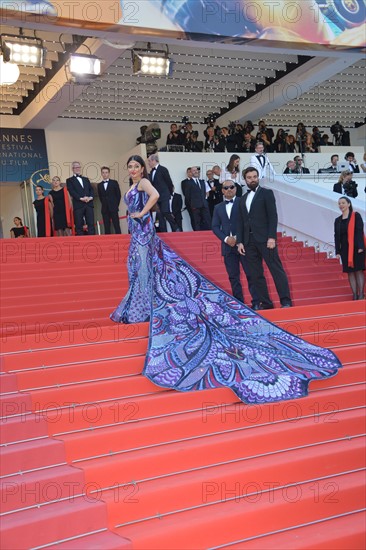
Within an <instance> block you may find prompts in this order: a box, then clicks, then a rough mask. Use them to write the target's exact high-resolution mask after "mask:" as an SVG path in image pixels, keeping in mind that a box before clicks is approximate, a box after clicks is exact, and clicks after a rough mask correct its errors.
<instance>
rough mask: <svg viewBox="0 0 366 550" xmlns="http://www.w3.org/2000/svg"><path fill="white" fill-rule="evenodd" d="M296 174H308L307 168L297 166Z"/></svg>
mask: <svg viewBox="0 0 366 550" xmlns="http://www.w3.org/2000/svg"><path fill="white" fill-rule="evenodd" d="M297 170H298V172H297V173H298V174H310V170H309V168H305V166H301V168H297Z"/></svg>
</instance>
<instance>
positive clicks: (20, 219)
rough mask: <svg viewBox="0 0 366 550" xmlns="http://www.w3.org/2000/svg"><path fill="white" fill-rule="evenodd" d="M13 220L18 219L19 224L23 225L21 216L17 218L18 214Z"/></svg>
mask: <svg viewBox="0 0 366 550" xmlns="http://www.w3.org/2000/svg"><path fill="white" fill-rule="evenodd" d="M14 220H19V221H20V225H21V226H22V227H23V221H22V218H19V216H14Z"/></svg>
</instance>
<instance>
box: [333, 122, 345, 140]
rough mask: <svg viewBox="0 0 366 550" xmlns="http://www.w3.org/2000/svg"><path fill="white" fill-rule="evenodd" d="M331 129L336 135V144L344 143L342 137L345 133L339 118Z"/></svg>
mask: <svg viewBox="0 0 366 550" xmlns="http://www.w3.org/2000/svg"><path fill="white" fill-rule="evenodd" d="M330 131H331V133H332V134H333V136H334V145H342V144H343V141H342V137H343V134H344V128H343V126H342V124H339V121H338V120H337V122H336V123H335V124H333V125H332V126H331V127H330Z"/></svg>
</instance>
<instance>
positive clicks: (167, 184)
mask: <svg viewBox="0 0 366 550" xmlns="http://www.w3.org/2000/svg"><path fill="white" fill-rule="evenodd" d="M147 162H148V163H149V166H150V168H151V172H150V174H149V179H150V181H151V183H152V185H153V186H154V187H155V189H156V190H157V192H158V193H159V195H160V196H159V200H158V202H157V205H158V207H159V211H158V212H157V213H156V217H157V219H158V221H159V231H160V233H166V232H167V226H166V220H168V222H169V225H170V227H171V229H172V231H179V228H178V225H177V224H176V223H175V220H174V217H173V214H172V213H171V210H170V197H171V196H172V194H173V188H174V186H173V182H172V179H171V177H170V174H169V171H168V169H167V168H165V166H161V164H159V157H158V155H156V154H153V155H150V156H149V158H148V159H147Z"/></svg>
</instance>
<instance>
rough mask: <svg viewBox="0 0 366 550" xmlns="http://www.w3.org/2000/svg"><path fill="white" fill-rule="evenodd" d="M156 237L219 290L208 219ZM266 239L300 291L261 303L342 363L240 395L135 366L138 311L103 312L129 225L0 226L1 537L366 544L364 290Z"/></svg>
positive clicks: (111, 303)
mask: <svg viewBox="0 0 366 550" xmlns="http://www.w3.org/2000/svg"><path fill="white" fill-rule="evenodd" d="M164 239H165V240H166V242H167V243H168V244H170V245H171V246H173V248H174V249H175V250H176V251H177V252H178V253H179V254H181V255H182V256H183V257H184V258H185V259H187V260H188V261H189V262H190V263H191V264H192V265H193V266H194V267H195V268H196V269H198V270H199V271H200V272H202V273H203V274H204V275H205V276H207V277H208V278H209V279H211V280H212V281H213V282H214V283H216V284H217V285H219V286H221V287H222V288H224V289H225V290H227V291H229V284H228V280H227V275H226V273H225V269H224V265H223V262H222V259H221V255H220V246H219V242H218V241H217V239H216V238H215V237H214V236H213V235H212V234H211V233H210V232H207V233H206V232H202V233H181V234H166V235H164ZM279 243H280V250H281V256H282V258H283V260H284V266H285V269H286V271H287V273H288V276H289V280H290V285H291V291H292V295H293V301H294V306H295V307H293V308H291V309H275V310H272V311H266V312H265V316H266V317H267V318H268V319H269V320H271V321H273V322H275V323H278V324H279V325H280V326H282V327H283V328H284V329H286V330H288V331H290V332H293V333H295V334H297V335H299V336H301V337H303V338H304V339H306V340H309V341H311V342H313V343H315V344H319V345H322V346H326V347H329V348H331V349H333V351H334V352H335V353H336V354H337V355H338V357H339V358H340V359H341V361H342V363H343V365H344V368H343V369H342V370H341V371H340V372H339V374H338V375H337V376H336V377H335V378H332V379H330V380H325V381H318V382H313V383H312V384H311V385H310V393H309V395H308V396H307V397H306V398H304V399H300V400H296V401H291V402H283V403H278V404H272V405H265V406H247V405H244V404H243V403H241V402H238V401H237V398H236V397H235V395H234V394H233V393H232V392H230V390H228V389H218V390H207V391H202V392H195V393H179V392H175V391H169V390H164V389H162V388H159V387H157V386H154V385H153V384H152V383H151V382H150V381H149V380H147V379H145V378H144V377H142V375H141V371H142V368H143V364H144V358H145V353H146V349H147V345H148V340H147V336H148V325H147V324H139V325H128V326H123V325H116V324H114V323H112V322H111V321H110V320H109V318H108V316H109V313H110V312H111V311H112V310H113V308H114V307H115V306H116V305H117V303H118V301H119V300H120V298H121V297H122V296H123V294H124V293H125V292H126V290H127V286H128V281H127V272H126V257H127V251H128V237H127V236H121V237H114V236H109V237H107V236H105V237H95V238H92V237H85V238H81V239H78V238H70V239H66V238H59V239H38V240H36V239H29V240H20V239H19V240H16V241H15V240H4V241H2V242H1V244H0V252H1V260H2V263H1V265H2V280H1V313H2V324H1V335H0V336H1V343H2V358H1V371H2V374H1V382H2V393H1V397H0V401H1V416H2V440H1V444H2V446H1V453H2V455H1V464H0V468H1V470H0V473H1V476H2V479H1V481H2V486H1V503H2V517H1V548H2V549H4V550H5V549H7V550H13V549H14V550H15V549H26V548H27V549H29V548H33V549H35V548H57V549H60V550H61V549H62V550H65V549H69V550H77V549H88V550H93V549H97V548H100V549H104V550H109V549H110V550H113V549H118V548H121V549H122V548H126V549H127V548H135V549H150V548H151V549H152V548H162V549H163V548H165V549H173V548H176V549H198V548H202V549H203V548H237V549H239V548H243V549H244V548H245V549H257V548H258V549H262V548H273V549H275V548H278V549H279V548H281V549H285V548H289V549H290V548H293V549H294V548H299V549H300V548H301V549H305V548H306V549H313V548H314V549H315V548H316V549H329V548H334V549H350V548H352V549H358V548H360V549H361V548H364V547H365V535H364V533H365V512H364V510H365V470H364V466H365V464H364V462H365V441H364V432H365V416H364V413H365V384H364V382H365V351H364V340H365V320H364V305H365V302H363V301H359V302H352V301H351V293H350V289H349V286H348V283H347V280H346V279H345V278H344V276H343V274H342V273H341V268H340V266H339V263H338V261H336V260H327V259H326V256H325V254H319V253H317V252H315V251H314V249H312V248H304V247H303V246H302V243H293V242H292V241H291V239H289V238H283V237H282V238H281V237H280V238H279ZM268 281H270V277H269V278H268ZM269 286H270V291H271V294H272V297H273V299H274V302H275V304H276V305H278V301H277V295H276V293H275V291H274V286H273V284H272V282H271V283H270V285H269ZM244 287H245V295H246V297H248V296H249V295H248V291H247V287H246V284H244ZM247 302H249V299H248V300H247Z"/></svg>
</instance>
